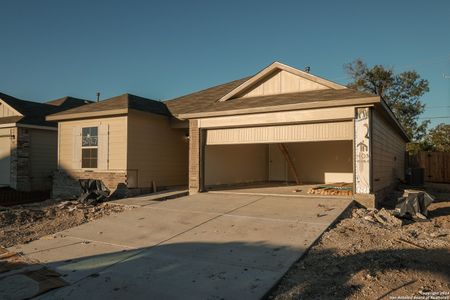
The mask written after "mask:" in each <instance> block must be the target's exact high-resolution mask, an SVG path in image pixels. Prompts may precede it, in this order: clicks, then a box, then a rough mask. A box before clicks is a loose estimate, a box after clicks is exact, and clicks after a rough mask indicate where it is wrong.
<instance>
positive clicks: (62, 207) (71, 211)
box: [0, 200, 131, 247]
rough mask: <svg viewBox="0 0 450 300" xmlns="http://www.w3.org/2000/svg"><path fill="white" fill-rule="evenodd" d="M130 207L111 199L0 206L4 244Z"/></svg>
mask: <svg viewBox="0 0 450 300" xmlns="http://www.w3.org/2000/svg"><path fill="white" fill-rule="evenodd" d="M126 209H131V208H130V207H127V206H124V205H117V204H111V203H108V202H105V203H101V204H99V205H96V206H93V205H88V204H85V203H81V202H78V201H64V202H57V201H54V200H47V201H44V202H39V203H32V204H26V205H18V206H11V207H0V224H1V225H0V226H1V227H0V245H1V246H3V247H11V246H13V245H16V244H23V243H27V242H30V241H32V240H35V239H38V238H40V237H42V236H45V235H48V234H53V233H56V232H58V231H61V230H65V229H68V228H71V227H74V226H78V225H80V224H83V223H85V222H88V221H90V220H94V219H98V218H101V217H102V216H104V215H110V214H112V213H118V212H122V211H124V210H126Z"/></svg>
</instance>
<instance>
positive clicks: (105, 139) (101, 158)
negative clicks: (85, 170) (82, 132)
mask: <svg viewBox="0 0 450 300" xmlns="http://www.w3.org/2000/svg"><path fill="white" fill-rule="evenodd" d="M98 169H99V170H108V169H109V126H108V125H107V124H103V125H100V126H99V127H98Z"/></svg>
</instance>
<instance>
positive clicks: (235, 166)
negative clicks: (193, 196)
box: [204, 140, 353, 195]
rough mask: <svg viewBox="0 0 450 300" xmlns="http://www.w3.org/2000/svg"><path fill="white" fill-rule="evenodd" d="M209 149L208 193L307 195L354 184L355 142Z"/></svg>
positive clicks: (238, 146) (227, 145)
mask: <svg viewBox="0 0 450 300" xmlns="http://www.w3.org/2000/svg"><path fill="white" fill-rule="evenodd" d="M283 145H284V146H285V147H286V149H287V150H288V153H289V156H290V159H291V161H292V164H293V166H294V169H295V170H296V173H297V176H298V178H299V180H300V184H296V180H295V176H294V173H293V170H292V166H290V163H289V162H288V160H287V158H286V156H285V155H284V154H283V153H282V151H281V150H280V148H279V145H278V144H277V143H260V144H225V145H206V146H205V156H204V185H205V188H206V190H208V191H223V190H227V191H230V190H236V191H239V192H245V193H247V192H248V193H264V194H274V193H275V194H283V195H286V194H291V195H294V194H295V195H308V191H309V190H310V189H311V188H313V187H315V186H318V185H323V184H334V183H348V184H350V185H351V184H352V183H353V146H352V145H353V141H352V140H341V141H320V142H291V143H283Z"/></svg>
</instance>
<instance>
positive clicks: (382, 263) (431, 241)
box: [268, 190, 450, 300]
mask: <svg viewBox="0 0 450 300" xmlns="http://www.w3.org/2000/svg"><path fill="white" fill-rule="evenodd" d="M433 191H436V190H433ZM433 191H430V192H433ZM439 192H441V193H439ZM437 194H438V195H439V196H438V197H437V200H438V201H439V202H435V203H433V204H431V205H430V206H429V220H425V221H423V222H404V221H403V224H402V221H401V220H399V219H396V218H395V217H394V219H391V218H389V220H388V221H387V222H384V221H383V220H382V219H381V222H380V220H379V219H380V218H379V217H380V216H381V217H382V216H383V215H384V214H385V213H387V212H386V211H385V210H383V211H382V212H379V211H374V210H366V209H363V208H357V207H353V208H352V209H351V211H348V212H347V213H346V216H343V217H342V219H341V220H340V221H339V222H338V223H337V224H336V225H335V226H334V227H333V228H331V229H330V230H328V231H327V232H326V233H324V235H323V236H322V238H321V239H320V240H319V241H317V242H316V244H315V245H314V246H313V247H312V248H311V249H310V251H309V252H308V253H307V254H306V255H305V256H304V257H303V258H302V259H300V260H299V261H298V262H297V263H296V264H295V265H294V266H293V267H292V268H291V269H290V271H289V272H288V273H287V274H286V275H285V277H284V278H283V279H282V280H281V282H280V283H279V285H278V286H277V287H276V288H275V289H274V290H273V291H272V293H271V294H270V295H269V296H268V299H277V300H281V299H289V300H290V299H450V197H449V194H448V193H447V194H446V193H442V191H437ZM435 195H436V193H435ZM414 296H415V298H413V297H414Z"/></svg>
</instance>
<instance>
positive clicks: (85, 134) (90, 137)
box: [82, 127, 98, 147]
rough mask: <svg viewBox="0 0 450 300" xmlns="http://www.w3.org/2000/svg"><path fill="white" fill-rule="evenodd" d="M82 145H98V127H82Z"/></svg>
mask: <svg viewBox="0 0 450 300" xmlns="http://www.w3.org/2000/svg"><path fill="white" fill-rule="evenodd" d="M82 141H83V142H82V146H83V147H92V146H94V147H95V146H97V145H98V128H97V127H85V128H83V129H82Z"/></svg>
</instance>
